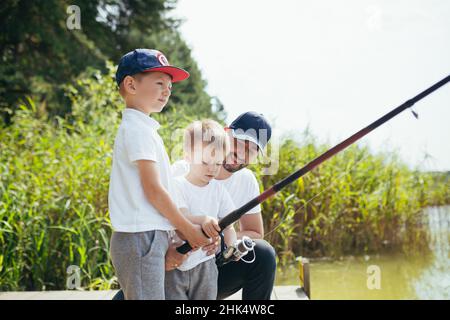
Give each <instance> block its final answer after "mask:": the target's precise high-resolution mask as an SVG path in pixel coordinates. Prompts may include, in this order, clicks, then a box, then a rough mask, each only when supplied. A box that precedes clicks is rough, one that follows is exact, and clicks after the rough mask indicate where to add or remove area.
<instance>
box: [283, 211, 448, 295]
mask: <svg viewBox="0 0 450 320" xmlns="http://www.w3.org/2000/svg"><path fill="white" fill-rule="evenodd" d="M424 213H425V215H424V216H425V218H426V219H427V220H426V221H427V226H428V228H429V234H430V241H429V247H430V252H431V254H427V255H425V256H417V255H415V256H413V255H409V254H407V253H406V254H391V255H373V256H362V257H346V258H344V259H341V260H339V261H312V262H311V263H310V274H311V281H310V282H311V298H312V299H447V300H449V299H450V206H445V207H434V208H428V209H426V210H425V212H424ZM276 284H277V285H298V284H299V281H298V268H297V266H291V267H288V268H286V269H284V270H280V271H279V272H278V274H277V280H276Z"/></svg>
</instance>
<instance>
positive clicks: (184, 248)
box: [177, 75, 450, 254]
mask: <svg viewBox="0 0 450 320" xmlns="http://www.w3.org/2000/svg"><path fill="white" fill-rule="evenodd" d="M449 81H450V75H448V76H447V77H445V78H444V79H442V80H440V81H439V82H436V83H435V84H434V85H432V86H431V87H429V88H428V89H426V90H424V91H423V92H421V93H419V94H418V95H416V96H415V97H414V98H412V99H409V100H408V101H406V102H404V103H403V104H402V105H400V106H398V107H397V108H395V109H393V110H392V111H390V112H388V113H387V114H385V115H384V116H382V117H381V118H379V119H378V120H376V121H374V122H372V123H371V124H369V125H368V126H367V127H365V128H363V129H361V130H360V131H358V132H356V133H355V134H353V135H352V136H350V137H349V138H347V139H346V140H344V141H342V142H341V143H339V144H337V145H335V146H334V147H333V148H331V149H329V150H328V151H326V152H324V153H323V154H321V155H320V156H318V157H317V158H315V159H314V160H312V161H310V162H309V163H308V164H306V165H305V166H304V167H303V168H300V169H299V170H297V171H295V172H294V173H293V174H291V175H289V176H287V177H286V178H284V179H283V180H281V181H280V182H278V183H276V184H274V185H273V186H272V187H270V188H269V189H267V190H265V191H264V192H263V193H261V194H260V195H259V196H257V197H256V198H254V199H252V200H250V201H249V202H248V203H246V204H244V205H243V206H241V207H240V208H237V209H236V210H234V211H232V212H231V213H229V214H228V215H226V216H225V217H223V218H222V219H220V220H219V227H220V230H224V229H225V228H226V227H228V226H229V225H231V224H233V223H234V222H236V221H238V220H239V219H240V218H241V217H242V216H243V215H244V214H245V213H246V212H248V211H249V210H250V209H252V208H254V207H256V206H257V205H258V204H260V203H261V202H264V201H265V200H266V199H267V198H269V197H271V196H273V195H274V194H276V193H277V192H278V191H280V190H281V189H283V188H284V187H285V186H287V185H288V184H290V183H292V182H294V181H295V180H297V179H298V178H300V177H301V176H303V175H305V174H306V173H308V172H309V171H311V170H313V169H314V168H315V167H317V166H318V165H319V164H321V163H322V162H324V161H325V160H327V159H329V158H330V157H332V156H334V155H336V154H337V153H339V152H340V151H342V150H344V149H345V148H347V147H348V146H349V145H351V144H353V143H355V142H356V141H357V140H359V139H361V138H362V137H364V136H365V135H366V134H368V133H369V132H371V131H372V130H374V129H376V128H378V127H379V126H381V125H382V124H384V123H385V122H387V121H389V120H391V119H392V118H393V117H395V116H396V115H398V114H399V113H400V112H402V111H404V110H405V109H408V108H411V107H412V106H413V105H414V104H415V103H416V102H417V101H419V100H422V99H423V98H425V97H426V96H428V95H429V94H430V93H432V92H434V91H436V90H437V89H439V88H440V87H442V86H443V85H445V84H446V83H447V82H449ZM411 112H412V113H413V115H414V117H416V118H418V114H417V112H415V111H414V110H412V109H411ZM191 250H192V247H191V245H190V244H189V243H188V242H185V243H184V244H183V245H181V246H179V247H177V251H178V252H179V253H182V254H185V253H188V252H189V251H191Z"/></svg>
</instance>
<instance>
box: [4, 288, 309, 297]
mask: <svg viewBox="0 0 450 320" xmlns="http://www.w3.org/2000/svg"><path fill="white" fill-rule="evenodd" d="M116 293H117V290H103V291H80V290H65V291H26V292H18V291H12V292H0V300H112V298H113V296H114V295H115V294H116ZM241 299H242V292H241V291H238V292H236V293H235V294H233V295H232V296H230V297H228V298H227V299H226V300H241ZM271 299H272V300H308V297H307V296H306V294H305V292H304V291H303V290H302V289H301V288H300V287H298V286H276V287H274V290H273V292H272V297H271Z"/></svg>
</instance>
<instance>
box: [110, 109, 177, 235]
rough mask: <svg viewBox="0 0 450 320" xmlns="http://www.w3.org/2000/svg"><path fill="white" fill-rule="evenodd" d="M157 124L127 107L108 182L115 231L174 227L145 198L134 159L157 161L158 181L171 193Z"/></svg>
mask: <svg viewBox="0 0 450 320" xmlns="http://www.w3.org/2000/svg"><path fill="white" fill-rule="evenodd" d="M159 127H160V125H159V123H158V122H157V121H156V120H154V119H153V118H151V117H149V116H148V115H146V114H145V113H143V112H141V111H138V110H135V109H130V108H127V109H125V110H124V111H123V112H122V122H121V124H120V126H119V130H118V132H117V136H116V139H115V141H114V152H113V161H112V170H111V177H110V183H109V196H108V205H109V214H110V218H111V224H112V226H113V229H114V230H115V231H118V232H143V231H150V230H173V229H174V228H173V226H172V225H171V223H170V222H169V220H167V219H166V218H165V217H164V216H163V215H162V214H161V213H159V212H158V211H157V210H156V209H155V208H154V207H153V206H152V204H151V203H150V202H149V201H148V200H147V198H146V197H145V194H144V190H143V188H142V185H141V181H140V177H139V170H138V167H137V164H136V160H152V161H155V162H156V165H157V168H158V171H159V178H160V181H161V184H162V185H163V186H164V187H165V188H166V189H167V190H168V192H169V193H172V192H173V186H172V179H173V178H172V176H171V171H170V161H169V157H168V155H167V152H166V150H165V148H164V144H163V142H162V139H161V137H160V136H159V134H158V132H157V130H158V128H159Z"/></svg>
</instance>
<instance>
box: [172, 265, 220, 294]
mask: <svg viewBox="0 0 450 320" xmlns="http://www.w3.org/2000/svg"><path fill="white" fill-rule="evenodd" d="M218 275H219V271H218V270H217V266H216V260H215V259H210V260H207V261H205V262H202V263H200V264H199V265H198V266H196V267H194V268H192V269H191V270H187V271H180V270H178V269H174V270H171V271H167V272H166V278H165V285H166V286H165V287H166V289H165V290H166V299H167V300H216V299H217V281H218Z"/></svg>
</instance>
